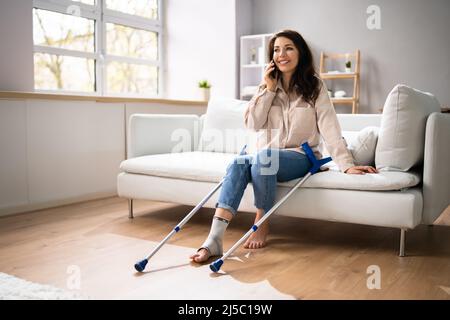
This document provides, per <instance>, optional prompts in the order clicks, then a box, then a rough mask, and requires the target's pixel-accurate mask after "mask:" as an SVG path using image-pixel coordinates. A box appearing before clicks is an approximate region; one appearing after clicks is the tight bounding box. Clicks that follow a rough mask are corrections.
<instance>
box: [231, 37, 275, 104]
mask: <svg viewBox="0 0 450 320" xmlns="http://www.w3.org/2000/svg"><path fill="white" fill-rule="evenodd" d="M272 36H273V34H256V35H247V36H242V37H241V59H240V60H241V61H240V81H239V96H240V99H242V100H250V99H251V97H252V96H253V95H254V94H255V93H256V90H257V87H258V86H259V85H260V83H261V81H262V79H263V76H264V69H265V67H266V66H267V64H268V63H269V61H268V59H267V48H268V45H269V40H270V38H271V37H272Z"/></svg>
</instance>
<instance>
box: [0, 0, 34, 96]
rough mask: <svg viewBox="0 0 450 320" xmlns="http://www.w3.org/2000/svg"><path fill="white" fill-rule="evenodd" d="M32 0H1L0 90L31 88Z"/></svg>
mask: <svg viewBox="0 0 450 320" xmlns="http://www.w3.org/2000/svg"><path fill="white" fill-rule="evenodd" d="M32 7H33V1H31V0H1V1H0V30H1V31H0V91H28V92H29V91H33V84H34V80H33V33H32V30H33V18H32Z"/></svg>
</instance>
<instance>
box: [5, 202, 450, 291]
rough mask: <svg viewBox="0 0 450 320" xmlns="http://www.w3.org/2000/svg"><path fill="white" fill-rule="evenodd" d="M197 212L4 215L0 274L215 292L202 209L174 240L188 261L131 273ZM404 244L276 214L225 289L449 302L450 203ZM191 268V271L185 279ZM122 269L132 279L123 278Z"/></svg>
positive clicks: (243, 219) (236, 231)
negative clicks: (77, 269) (374, 281)
mask: <svg viewBox="0 0 450 320" xmlns="http://www.w3.org/2000/svg"><path fill="white" fill-rule="evenodd" d="M190 209H191V208H190V207H186V206H178V205H173V204H165V203H158V202H150V201H135V219H133V220H129V219H128V218H127V213H128V209H127V202H126V200H125V199H120V198H108V199H102V200H95V201H89V202H84V203H78V204H73V205H68V206H62V207H58V208H52V209H46V210H40V211H35V212H30V213H24V214H18V215H14V216H9V217H3V218H0V272H4V273H8V274H12V275H15V276H17V277H20V278H24V279H27V280H30V281H34V282H39V283H44V284H51V285H55V286H58V287H64V286H65V285H66V283H67V279H68V273H67V266H69V265H80V266H82V279H83V280H82V281H83V287H84V288H88V289H87V291H88V293H89V294H91V295H92V296H93V297H95V298H117V297H120V295H118V294H117V292H121V293H127V294H128V295H125V296H127V297H133V298H149V297H150V298H155V296H154V295H153V296H152V295H150V292H149V291H145V290H149V289H148V288H149V284H150V283H152V284H154V286H157V285H159V286H161V288H162V287H163V286H164V282H165V281H166V282H167V281H168V280H169V278H168V277H173V276H174V275H175V274H178V276H180V277H182V280H181V281H180V280H177V281H178V285H179V286H180V288H181V289H178V290H195V284H196V281H198V279H199V278H198V277H202V278H201V279H202V281H204V283H206V284H207V285H209V286H210V287H211V288H213V286H214V285H215V283H216V284H217V283H218V282H217V281H218V278H215V277H213V276H212V275H211V273H210V272H207V271H206V270H203V271H201V272H197V273H196V277H197V278H195V277H191V276H189V270H194V271H195V270H197V269H195V268H196V267H197V266H196V265H193V264H190V263H189V261H188V257H187V255H188V253H189V252H192V251H193V250H194V248H196V247H197V246H199V245H200V244H201V243H202V241H203V240H204V238H205V236H206V235H207V233H208V231H209V227H210V223H211V217H212V214H213V210H211V209H202V210H201V211H200V212H199V213H198V214H197V215H196V216H194V218H193V219H192V220H191V221H190V222H189V223H188V224H187V225H186V226H185V228H184V229H183V230H182V232H180V233H179V234H177V235H175V237H174V238H173V239H172V240H171V241H170V245H172V248H181V251H178V252H182V254H183V257H176V259H175V257H174V256H176V255H177V254H176V253H174V252H177V251H176V250H175V249H173V250H175V251H170V250H169V251H165V253H161V255H156V256H155V257H154V260H155V263H156V264H153V265H152V266H151V268H155V266H156V265H158V268H160V270H163V269H164V270H166V271H167V270H169V269H171V270H169V271H172V273H171V276H168V273H164V272H162V273H160V274H158V273H157V272H154V273H153V274H152V275H151V277H152V278H151V282H150V280H147V282H145V281H144V279H150V277H147V278H145V277H146V275H143V276H138V275H136V274H135V273H134V270H132V264H131V261H134V260H135V259H136V257H143V256H145V255H146V254H147V253H148V251H150V249H151V248H149V247H148V246H149V243H151V244H152V246H154V244H155V243H156V242H158V241H160V240H161V239H162V238H163V237H164V236H165V235H166V234H167V233H168V232H169V231H170V230H171V229H172V228H173V227H174V226H175V225H176V224H177V223H178V222H179V221H180V220H181V219H182V218H183V217H184V216H185V214H186V213H187V212H188V211H189V210H190ZM252 220H253V215H251V214H247V213H242V214H240V215H238V216H237V217H236V219H235V220H233V222H232V224H231V225H230V226H229V228H228V230H227V233H226V236H225V240H224V246H225V249H226V248H229V247H230V246H231V245H232V244H233V243H234V242H235V241H237V240H238V239H239V238H240V237H241V236H242V235H243V234H244V233H245V232H246V231H247V230H248V228H249V227H250V226H251V225H252V222H253V221H252ZM398 241H399V231H398V230H396V229H390V228H377V227H370V226H362V225H353V224H345V223H332V222H325V221H315V220H305V219H296V218H289V217H281V216H274V217H272V218H271V233H270V236H269V239H268V247H266V248H264V249H260V250H245V249H239V250H238V251H237V252H236V255H237V256H238V257H239V258H240V259H241V261H237V260H227V261H226V263H225V264H224V266H223V267H222V269H223V271H224V273H225V274H226V275H227V276H228V278H223V277H222V282H221V286H222V287H223V286H224V285H225V287H226V283H227V282H228V283H230V284H231V283H233V285H235V286H236V284H244V285H249V284H258V283H266V282H267V283H268V284H270V287H271V288H270V290H272V289H273V290H274V292H277V293H279V295H277V296H276V297H277V298H280V295H281V296H282V295H286V296H291V297H294V298H297V299H450V207H449V208H447V210H446V211H445V212H444V214H443V215H442V216H441V217H440V218H439V219H438V220H437V221H436V223H435V225H434V226H433V227H429V226H419V227H417V228H416V229H415V230H413V231H409V232H407V234H406V254H407V257H404V258H400V257H398V256H397V253H398ZM169 247H171V246H168V248H169ZM171 250H172V249H171ZM249 252H251V254H250V255H249ZM160 259H161V260H164V261H165V262H166V265H164V264H161V260H160ZM171 259H172V260H171ZM173 259H175V260H176V261H175V260H173ZM177 259H178V260H177ZM158 261H159V262H158ZM152 263H153V262H150V263H149V266H150V265H151V264H152ZM172 263H174V264H175V265H173V266H171V264H172ZM371 265H377V266H379V267H380V271H381V289H379V290H378V289H373V290H369V289H368V288H367V279H368V277H369V276H370V275H369V274H368V273H367V268H368V267H369V266H371ZM177 268H179V269H178V273H176V272H177ZM125 270H126V271H125ZM200 270H201V269H198V271H200ZM183 272H187V273H185V274H184V275H183V274H180V273H183ZM123 273H127V274H128V277H120V275H121V274H123ZM102 274H103V275H105V276H102ZM163 274H165V276H166V278H163ZM106 275H108V276H106ZM111 275H113V276H111ZM114 275H115V276H114ZM203 275H204V276H203ZM158 277H159V278H158ZM219 277H220V276H219ZM227 279H228V280H227ZM144 283H145V285H143V284H144ZM183 286H184V289H183ZM172 290H173V288H172ZM270 290H269V291H267V292H270ZM172 292H173V291H172ZM186 292H188V291H186ZM153 294H155V293H154V292H153ZM191 294H192V293H191ZM123 296H124V295H122V297H123ZM174 297H179V295H176V294H174ZM192 297H193V296H192ZM237 297H243V298H246V297H245V296H242V295H237ZM274 297H275V296H274ZM247 298H250V299H251V297H247ZM265 298H266V299H271V298H272V297H271V296H270V295H269V296H266V297H265Z"/></svg>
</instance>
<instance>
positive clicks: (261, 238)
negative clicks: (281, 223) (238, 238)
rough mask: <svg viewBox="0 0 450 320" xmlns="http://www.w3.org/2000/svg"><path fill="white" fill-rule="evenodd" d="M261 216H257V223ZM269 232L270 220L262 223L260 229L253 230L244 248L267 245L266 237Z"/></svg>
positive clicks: (257, 247) (256, 247) (258, 247)
mask: <svg viewBox="0 0 450 320" xmlns="http://www.w3.org/2000/svg"><path fill="white" fill-rule="evenodd" d="M258 220H259V218H258V217H256V218H255V224H256V223H257V222H258ZM268 234H269V221H264V222H263V224H262V225H260V226H259V228H258V230H256V231H255V232H253V233H252V234H251V236H250V237H249V238H248V239H247V241H246V242H245V244H244V248H247V249H260V248H263V247H265V246H266V238H267V235H268Z"/></svg>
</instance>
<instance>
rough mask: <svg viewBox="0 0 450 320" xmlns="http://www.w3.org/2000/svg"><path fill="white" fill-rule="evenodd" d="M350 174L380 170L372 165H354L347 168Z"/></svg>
mask: <svg viewBox="0 0 450 320" xmlns="http://www.w3.org/2000/svg"><path fill="white" fill-rule="evenodd" d="M345 173H348V174H366V173H378V170H377V169H375V168H374V167H372V166H354V167H350V168H348V169H347V170H345Z"/></svg>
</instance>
